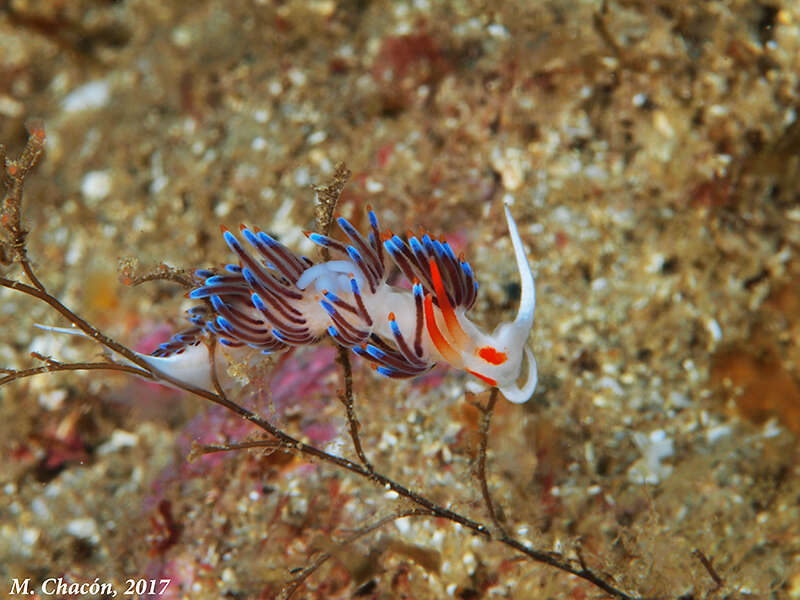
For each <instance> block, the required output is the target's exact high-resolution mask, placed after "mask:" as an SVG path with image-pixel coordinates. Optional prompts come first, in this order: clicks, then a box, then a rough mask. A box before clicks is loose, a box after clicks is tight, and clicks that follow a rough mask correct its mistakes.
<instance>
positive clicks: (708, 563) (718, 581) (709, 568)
mask: <svg viewBox="0 0 800 600" xmlns="http://www.w3.org/2000/svg"><path fill="white" fill-rule="evenodd" d="M692 556H694V557H695V558H697V560H699V561H700V564H702V565H703V568H704V569H705V570H706V572H707V573H708V576H709V577H711V579H712V580H713V581H714V586H715V587H714V590H713V591H717V590H718V589H720V588H721V587H722V586H723V585H725V580H724V579H723V578H722V577H720V576H719V573H717V570H716V569H715V568H714V561H713V559H711V558H708V557H707V556H706V555H705V554H704V553H703V551H702V550H700V549H699V548H695V549H694V550H693V551H692Z"/></svg>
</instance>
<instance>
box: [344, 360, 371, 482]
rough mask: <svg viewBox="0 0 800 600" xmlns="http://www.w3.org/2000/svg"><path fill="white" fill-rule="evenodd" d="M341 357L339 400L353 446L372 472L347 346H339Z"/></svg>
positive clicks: (359, 457) (359, 458)
mask: <svg viewBox="0 0 800 600" xmlns="http://www.w3.org/2000/svg"><path fill="white" fill-rule="evenodd" d="M338 350H339V357H338V359H337V360H338V362H339V364H340V365H341V366H342V373H343V377H344V391H341V392H340V393H339V400H340V401H341V403H342V404H343V405H344V410H345V414H346V415H347V424H348V430H349V432H350V439H352V440H353V448H354V449H355V451H356V455H357V456H358V460H360V461H361V463H362V464H363V465H364V466H365V467H366V468H367V470H368V471H370V472H372V471H373V470H374V469H373V467H372V463H370V462H369V459H368V458H367V455H366V453H365V452H364V449H363V448H362V447H361V437H360V436H359V435H358V430H359V429H360V428H361V423H359V422H358V416H357V415H356V410H355V407H354V405H353V369H352V367H351V366H350V356H349V354H348V350H347V348H344V347H342V346H338Z"/></svg>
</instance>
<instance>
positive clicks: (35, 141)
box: [0, 121, 45, 291]
mask: <svg viewBox="0 0 800 600" xmlns="http://www.w3.org/2000/svg"><path fill="white" fill-rule="evenodd" d="M27 127H28V133H29V135H28V142H27V143H26V144H25V148H23V149H22V153H21V154H20V155H19V157H17V158H16V159H14V160H9V159H8V158H7V157H6V156H5V151H3V152H2V153H0V155H2V156H1V157H2V159H3V164H2V165H0V167H2V170H3V178H2V183H3V185H4V187H5V188H6V193H5V196H4V198H3V206H2V217H0V223H2V226H3V228H4V229H5V230H6V232H7V235H8V239H7V240H6V244H7V246H8V247H9V248H10V250H11V253H12V254H14V255H16V257H17V261H18V262H19V264H20V266H21V267H22V270H23V271H24V272H25V276H26V277H27V278H28V280H29V281H30V282H31V283H32V284H33V286H34V287H35V288H37V289H39V290H41V291H44V286H43V285H42V283H41V282H40V281H39V280H38V279H37V278H36V275H35V274H34V273H33V269H32V268H31V264H30V261H29V260H28V250H27V247H26V245H25V240H26V238H27V236H28V231H27V230H26V229H25V228H23V227H22V216H21V215H22V188H23V187H24V185H25V178H26V177H27V175H28V173H29V172H30V171H31V170H32V169H33V168H34V167H35V166H36V164H37V163H38V162H39V158H41V156H42V153H43V152H44V141H45V133H44V125H43V124H42V123H41V121H30V122H28V124H27ZM7 258H9V259H10V258H11V257H7Z"/></svg>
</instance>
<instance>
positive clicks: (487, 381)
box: [467, 369, 497, 387]
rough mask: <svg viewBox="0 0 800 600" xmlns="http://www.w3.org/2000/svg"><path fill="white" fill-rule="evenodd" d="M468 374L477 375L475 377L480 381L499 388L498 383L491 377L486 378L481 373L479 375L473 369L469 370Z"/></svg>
mask: <svg viewBox="0 0 800 600" xmlns="http://www.w3.org/2000/svg"><path fill="white" fill-rule="evenodd" d="M467 373H470V374H472V375H475V377H477V378H478V379H480V380H482V381H485V382H486V383H488V384H489V385H490V386H492V387H495V386H497V382H496V381H495V380H494V379H492V378H491V377H486V375H481V374H480V373H477V372H476V371H473V370H471V369H467Z"/></svg>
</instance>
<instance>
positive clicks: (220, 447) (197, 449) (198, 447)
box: [188, 440, 282, 462]
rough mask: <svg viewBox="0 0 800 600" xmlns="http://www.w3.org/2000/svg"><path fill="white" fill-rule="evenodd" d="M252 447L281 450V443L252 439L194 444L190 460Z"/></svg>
mask: <svg viewBox="0 0 800 600" xmlns="http://www.w3.org/2000/svg"><path fill="white" fill-rule="evenodd" d="M250 448H267V449H272V450H281V449H282V446H281V443H280V442H278V441H275V440H250V441H247V442H235V443H232V444H197V443H194V444H192V449H191V450H190V451H189V457H188V460H189V461H190V462H191V461H193V460H194V459H196V458H197V457H198V456H203V455H204V454H215V453H217V452H232V451H234V450H248V449H250Z"/></svg>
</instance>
